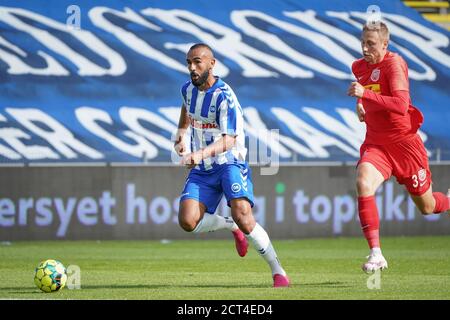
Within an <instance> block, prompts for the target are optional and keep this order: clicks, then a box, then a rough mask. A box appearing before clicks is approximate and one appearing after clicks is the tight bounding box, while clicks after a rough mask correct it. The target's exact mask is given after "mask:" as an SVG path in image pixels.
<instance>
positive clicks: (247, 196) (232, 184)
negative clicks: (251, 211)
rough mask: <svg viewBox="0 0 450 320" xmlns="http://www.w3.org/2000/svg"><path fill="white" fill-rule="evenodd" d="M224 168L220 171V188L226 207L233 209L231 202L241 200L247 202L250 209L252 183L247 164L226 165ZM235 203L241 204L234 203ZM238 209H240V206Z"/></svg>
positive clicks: (251, 204)
mask: <svg viewBox="0 0 450 320" xmlns="http://www.w3.org/2000/svg"><path fill="white" fill-rule="evenodd" d="M226 166H227V167H226V168H225V169H224V170H223V171H222V176H221V186H222V190H223V193H224V195H225V198H226V200H227V204H228V206H229V207H231V208H232V209H233V207H232V206H231V201H232V200H234V199H243V200H244V201H247V202H248V204H249V206H250V208H251V207H253V205H254V203H253V182H252V177H251V169H250V167H249V166H248V164H247V163H242V164H228V165H226ZM235 203H241V202H240V201H235ZM239 207H242V205H240V206H239ZM236 208H237V206H236Z"/></svg>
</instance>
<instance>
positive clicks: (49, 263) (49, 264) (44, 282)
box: [34, 259, 67, 292]
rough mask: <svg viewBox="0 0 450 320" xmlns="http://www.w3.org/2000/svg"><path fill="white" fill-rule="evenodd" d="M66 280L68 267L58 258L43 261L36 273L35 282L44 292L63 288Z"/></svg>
mask: <svg viewBox="0 0 450 320" xmlns="http://www.w3.org/2000/svg"><path fill="white" fill-rule="evenodd" d="M66 281H67V273H66V268H65V267H64V265H63V264H62V263H61V262H59V261H58V260H53V259H49V260H45V261H41V263H39V265H38V266H37V268H36V271H35V273H34V283H35V284H36V286H37V287H38V288H39V289H41V290H42V291H44V292H55V291H58V290H61V289H62V288H64V286H65V285H66Z"/></svg>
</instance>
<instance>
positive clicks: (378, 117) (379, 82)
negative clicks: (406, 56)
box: [352, 51, 423, 145]
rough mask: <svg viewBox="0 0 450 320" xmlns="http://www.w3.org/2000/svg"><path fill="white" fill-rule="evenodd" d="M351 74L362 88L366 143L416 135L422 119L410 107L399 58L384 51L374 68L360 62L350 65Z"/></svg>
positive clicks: (404, 67) (405, 71)
mask: <svg viewBox="0 0 450 320" xmlns="http://www.w3.org/2000/svg"><path fill="white" fill-rule="evenodd" d="M352 72H353V74H354V75H355V77H356V79H357V81H358V82H359V83H360V84H361V85H363V86H364V87H365V88H366V90H365V91H364V95H363V97H362V99H361V100H362V104H363V106H364V110H365V111H366V114H365V117H364V121H365V122H366V125H367V132H366V139H365V142H366V143H369V144H376V145H385V144H390V143H396V142H400V141H402V140H405V139H407V138H410V137H411V136H412V135H414V134H415V133H416V132H417V130H418V129H419V127H420V125H421V124H422V122H423V116H422V114H421V113H420V111H419V110H418V109H417V108H415V107H414V106H412V104H411V98H410V96H409V81H408V66H407V64H406V62H405V60H403V59H402V57H400V56H399V55H398V54H396V53H393V52H390V51H388V52H387V53H386V55H385V56H384V58H383V60H382V61H381V62H379V63H376V64H369V63H367V62H366V61H365V60H364V59H363V58H361V59H359V60H356V61H355V62H354V63H353V65H352ZM367 89H368V90H367ZM399 97H400V98H399ZM403 105H404V107H403Z"/></svg>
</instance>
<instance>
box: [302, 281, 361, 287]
mask: <svg viewBox="0 0 450 320" xmlns="http://www.w3.org/2000/svg"><path fill="white" fill-rule="evenodd" d="M299 286H300V287H317V288H350V287H352V286H351V285H348V284H345V282H341V281H326V282H313V283H300V284H299Z"/></svg>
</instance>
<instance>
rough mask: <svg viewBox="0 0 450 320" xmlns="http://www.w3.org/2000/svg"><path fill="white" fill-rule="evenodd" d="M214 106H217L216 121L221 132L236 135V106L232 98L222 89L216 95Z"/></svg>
mask: <svg viewBox="0 0 450 320" xmlns="http://www.w3.org/2000/svg"><path fill="white" fill-rule="evenodd" d="M216 107H217V108H218V112H217V116H216V117H217V119H216V122H217V123H218V124H219V129H220V132H221V133H222V134H227V135H231V136H236V135H237V134H236V131H237V114H236V112H237V108H236V105H235V103H234V102H233V100H232V98H231V97H230V96H229V95H228V94H226V93H225V92H223V91H222V93H221V94H220V95H219V96H218V97H217V103H216Z"/></svg>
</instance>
